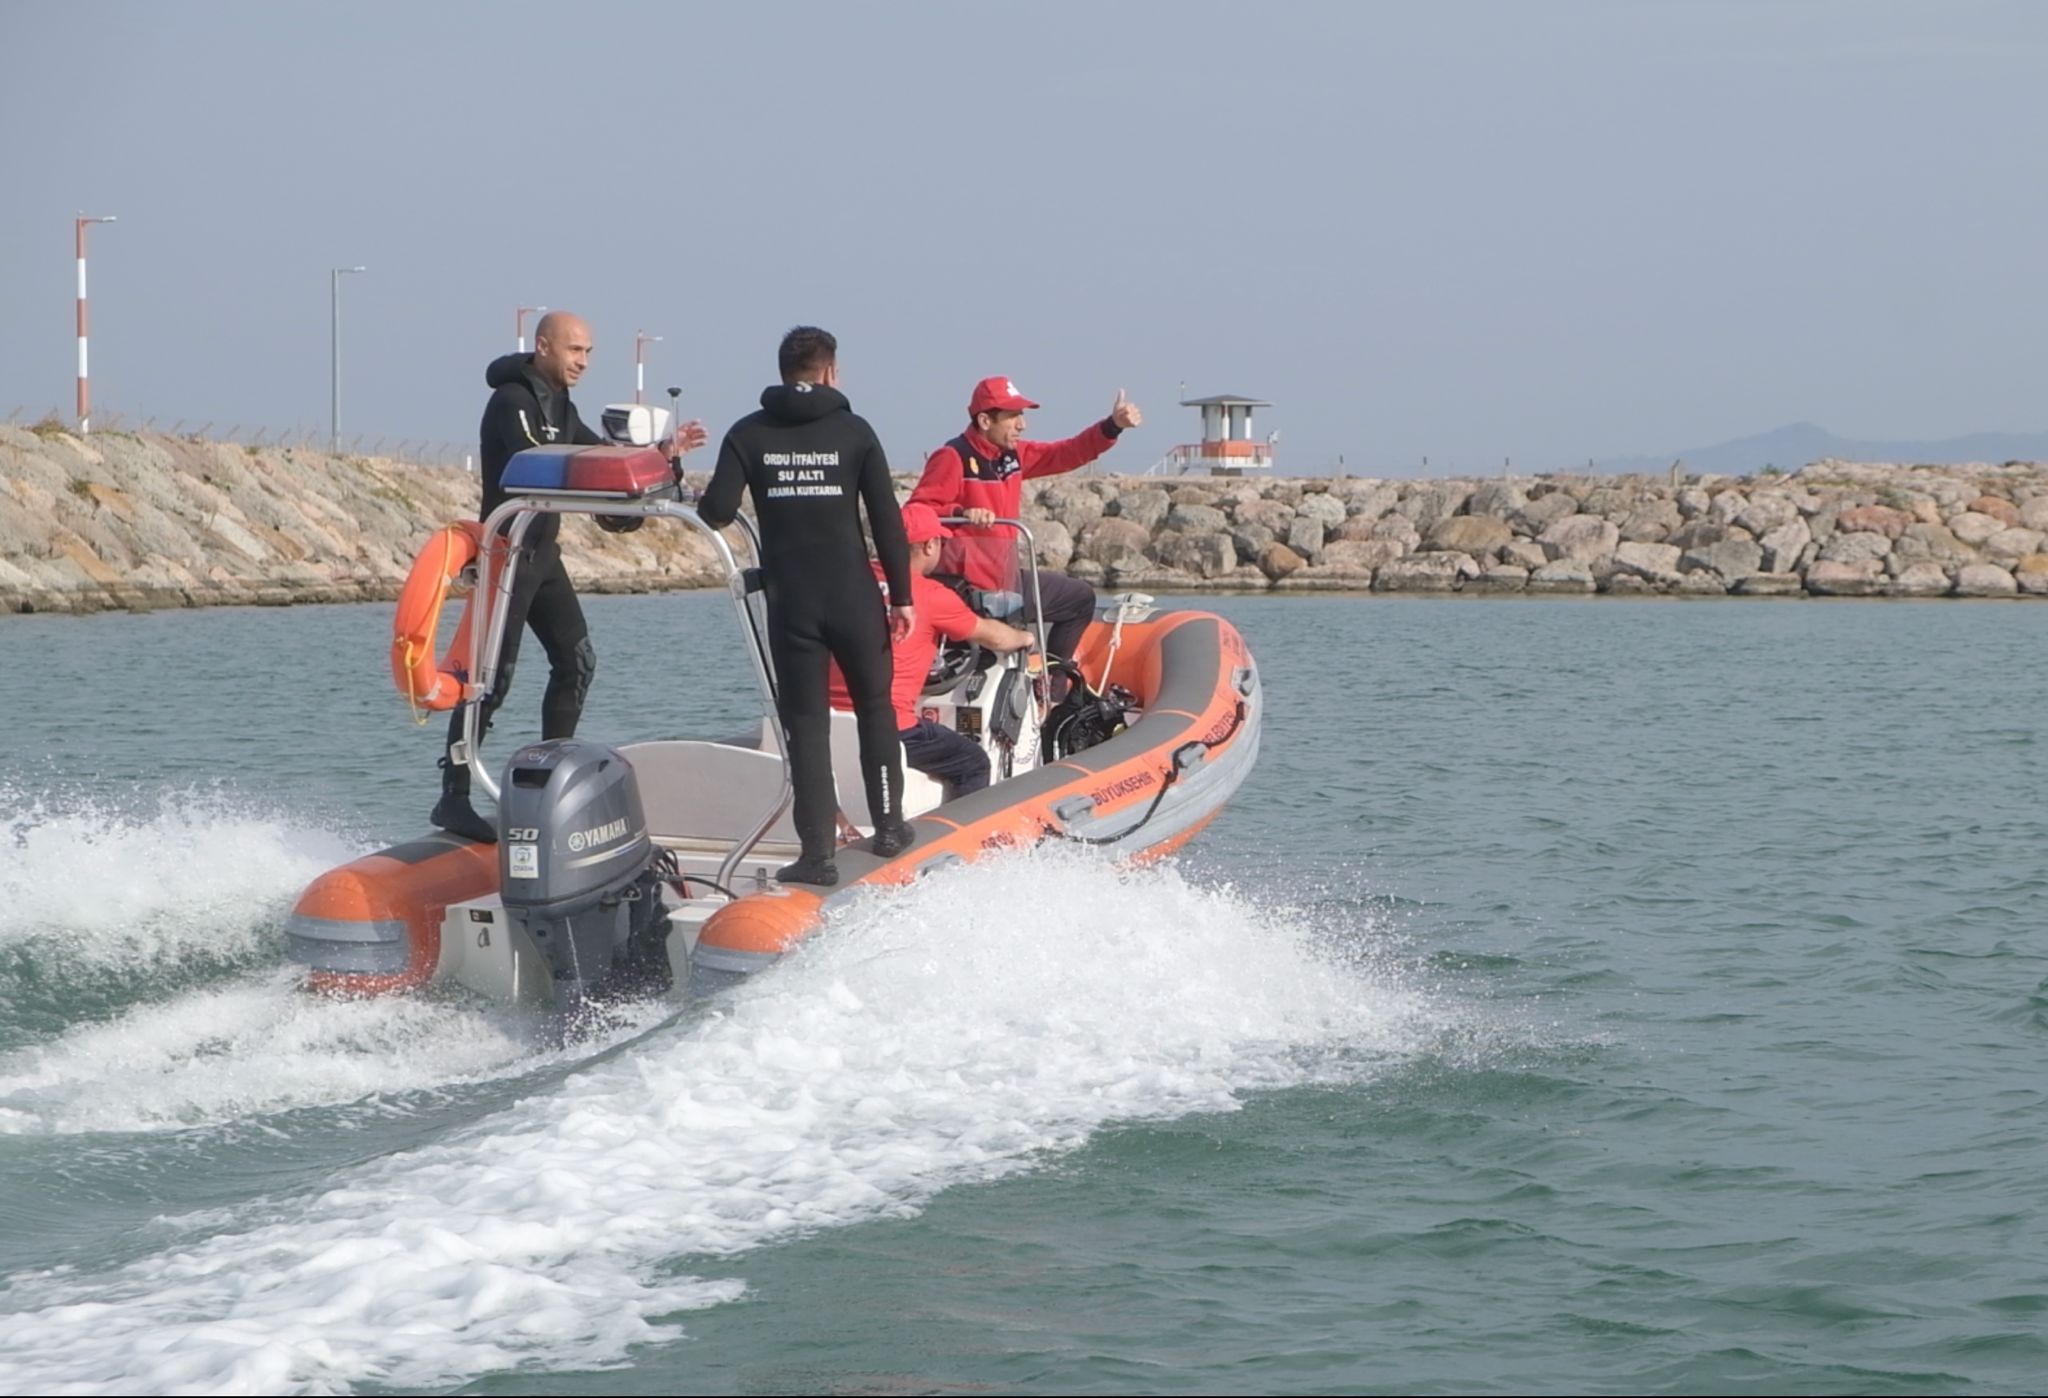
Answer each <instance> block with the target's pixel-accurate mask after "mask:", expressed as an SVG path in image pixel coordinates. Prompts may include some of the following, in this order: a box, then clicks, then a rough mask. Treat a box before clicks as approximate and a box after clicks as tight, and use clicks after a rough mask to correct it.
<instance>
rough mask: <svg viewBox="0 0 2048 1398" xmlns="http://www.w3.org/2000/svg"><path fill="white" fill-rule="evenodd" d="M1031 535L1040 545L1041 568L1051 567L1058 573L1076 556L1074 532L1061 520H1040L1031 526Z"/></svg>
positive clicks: (1039, 558)
mask: <svg viewBox="0 0 2048 1398" xmlns="http://www.w3.org/2000/svg"><path fill="white" fill-rule="evenodd" d="M1098 518H1099V516H1098ZM1031 537H1032V539H1033V540H1034V541H1035V542H1036V543H1037V545H1038V566H1039V567H1041V568H1050V569H1052V570H1053V571H1054V572H1056V573H1057V572H1059V571H1060V570H1061V569H1063V568H1065V567H1066V566H1067V563H1068V561H1069V560H1070V559H1072V558H1073V556H1074V535H1073V532H1072V531H1071V530H1069V529H1068V528H1067V526H1066V525H1064V524H1062V523H1061V522H1060V521H1059V520H1056V519H1042V520H1040V521H1038V523H1036V524H1035V525H1033V526H1032V527H1031Z"/></svg>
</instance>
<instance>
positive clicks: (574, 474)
mask: <svg viewBox="0 0 2048 1398" xmlns="http://www.w3.org/2000/svg"><path fill="white" fill-rule="evenodd" d="M675 479H676V477H675V472H674V470H673V469H671V468H670V466H669V464H668V458H667V457H665V456H663V455H662V454H661V453H660V452H659V451H657V450H655V449H654V448H653V447H576V446H565V447H528V448H527V449H526V450H525V451H522V452H518V453H515V454H514V455H513V457H512V459H511V460H510V461H508V462H506V463H505V474H504V476H503V477H501V478H500V480H499V485H500V486H501V487H502V488H503V489H504V491H505V493H506V494H507V495H602V496H611V497H615V498H617V499H620V500H637V499H639V498H640V497H642V496H644V495H650V494H652V493H653V492H655V491H657V490H660V489H662V488H664V487H666V486H671V485H674V484H675Z"/></svg>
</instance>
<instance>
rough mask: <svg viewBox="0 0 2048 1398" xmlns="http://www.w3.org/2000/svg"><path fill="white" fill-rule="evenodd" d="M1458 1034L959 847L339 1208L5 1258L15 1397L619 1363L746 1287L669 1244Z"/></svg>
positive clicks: (1021, 1163)
mask: <svg viewBox="0 0 2048 1398" xmlns="http://www.w3.org/2000/svg"><path fill="white" fill-rule="evenodd" d="M1442 1023H1443V1015H1442V1012H1441V1011H1439V1010H1437V1009H1436V1008H1434V1007H1433V1006H1432V1005H1431V1004H1430V1003H1429V1002H1428V1000H1427V999H1426V998H1425V997H1423V996H1420V995H1418V994H1415V993H1413V992H1411V991H1408V990H1406V989H1404V988H1403V987H1402V986H1401V985H1400V984H1399V982H1398V980H1396V979H1392V978H1385V979H1382V978H1377V977H1375V976H1373V975H1372V974H1371V973H1370V971H1369V970H1368V969H1366V968H1363V967H1361V966H1360V965H1357V964H1350V965H1338V964H1335V963H1333V962H1332V960H1331V959H1330V958H1328V957H1327V956H1326V955H1324V954H1322V953H1321V952H1319V951H1318V950H1317V949H1316V946H1315V939H1314V937H1313V936H1312V935H1311V933H1310V932H1309V930H1307V929H1304V928H1302V927H1300V926H1298V925H1293V924H1291V923H1290V922H1289V921H1288V920H1287V919H1285V918H1284V917H1274V916H1271V915H1261V913H1260V912H1259V910H1257V909H1255V908H1253V907H1251V906H1248V905H1247V904H1246V903H1244V902H1242V901H1241V900H1239V899H1237V898H1235V897H1233V896H1231V895H1230V894H1228V893H1227V892H1217V891H1204V890H1202V889H1198V888H1195V887H1192V886H1189V885H1188V884H1186V883H1185V882H1183V881H1182V879H1181V878H1180V877H1179V876H1178V875H1177V874H1175V873H1174V872H1173V871H1171V870H1170V869H1168V870H1150V871H1144V872H1139V873H1132V874H1119V873H1117V872H1115V871H1114V870H1112V869H1110V868H1108V867H1107V866H1105V865H1102V864H1099V863H1096V862H1094V861H1092V860H1090V859H1087V858H1085V857H1082V856H1077V855H1073V854H1069V853H1065V852H1041V853H1038V854H1034V855H1030V856H1022V857H1017V858H1013V859H1010V860H1006V861H1000V862H997V863H993V864H988V865H983V866H979V867H976V868H972V869H968V868H962V869H956V870H953V871H950V872H948V873H945V874H942V875H940V876H938V877H935V878H933V879H930V880H927V881H925V882H924V883H922V884H920V885H918V886H917V887H915V888H913V889H909V890H905V891H902V892H900V893H897V894H894V895H891V896H888V897H886V898H877V899H875V900H872V901H870V902H868V903H867V904H865V905H863V906H862V907H860V908H859V909H857V910H855V911H854V912H853V913H852V914H851V915H849V916H847V917H846V918H844V919H842V920H841V922H840V924H839V925H838V926H836V927H835V928H834V929H832V931H831V932H830V933H829V934H828V935H826V936H825V937H823V938H821V939H819V940H818V942H817V943H816V945H815V946H814V947H812V948H811V949H810V950H808V951H807V952H806V954H804V955H802V956H800V957H798V958H796V959H794V960H792V961H791V962H790V963H788V964H785V965H783V966H780V967H777V968H774V969H773V970H771V971H769V972H767V973H765V974H764V975H762V976H760V977H758V978H757V979H756V980H755V981H753V982H752V983H750V984H748V985H746V986H743V987H741V988H739V989H737V990H735V991H733V992H731V993H730V994H729V995H727V996H726V997H724V999H723V1000H722V1002H721V1003H719V1004H718V1005H717V1006H716V1007H715V1009H714V1010H713V1011H712V1012H710V1013H708V1014H704V1015H700V1016H699V1017H697V1018H695V1019H692V1020H688V1021H685V1022H682V1023H680V1024H678V1025H677V1026H676V1027H674V1028H672V1029H670V1030H666V1031H663V1032H661V1033H659V1034H656V1035H654V1036H653V1037H652V1038H650V1039H649V1040H647V1041H646V1042H643V1043H641V1044H639V1045H636V1046H634V1048H633V1049H631V1050H630V1051H628V1052H626V1053H623V1054H620V1055H617V1056H615V1057H612V1058H609V1059H607V1060H604V1061H602V1062H598V1063H595V1064H593V1065H591V1066H590V1067H588V1068H586V1069H584V1070H582V1071H580V1072H578V1073H575V1074H572V1075H571V1076H569V1077H568V1078H567V1079H566V1080H565V1081H563V1082H561V1083H560V1084H558V1085H557V1086H554V1087H552V1088H551V1089H550V1090H549V1091H547V1092H546V1093H544V1094H542V1095H537V1096H534V1097H531V1098H528V1099H527V1100H525V1101H523V1102H521V1103H520V1104H518V1105H517V1106H515V1107H512V1108H509V1109H507V1110H505V1111H503V1112H501V1113H499V1114H498V1115H496V1116H494V1117H492V1118H490V1119H488V1120H486V1121H484V1122H482V1123H480V1124H478V1125H476V1126H474V1127H471V1128H468V1129H466V1130H462V1131H460V1132H457V1133H454V1134H451V1135H450V1136H448V1137H446V1138H444V1139H442V1140H440V1141H437V1142H435V1143H434V1144H432V1145H429V1146H426V1147H422V1148H420V1149H416V1150H412V1151H409V1152H405V1153H403V1154H400V1155H396V1156H393V1157H389V1158H386V1159H383V1160H379V1161H376V1162H373V1163H371V1164H368V1165H364V1166H360V1167H356V1168H353V1169H350V1170H348V1171H347V1172H346V1173H345V1174H343V1175H342V1176H340V1177H338V1178H337V1179H336V1180H335V1181H334V1184H333V1187H332V1188H331V1189H330V1190H328V1191H327V1192H326V1193H323V1194H320V1195H318V1196H317V1197H309V1198H305V1199H303V1200H298V1201H291V1200H275V1199H273V1200H269V1201H264V1202H263V1203H262V1204H261V1206H260V1208H261V1212H260V1213H258V1211H257V1210H258V1207H259V1206H258V1205H255V1204H252V1205H251V1206H250V1210H249V1212H248V1213H247V1214H246V1215H244V1216H242V1218H241V1219H240V1221H239V1222H237V1221H233V1220H226V1221H224V1220H222V1219H221V1218H219V1217H218V1216H214V1215H209V1216H206V1217H204V1218H195V1219H189V1220H185V1221H183V1223H182V1225H178V1224H177V1221H173V1222H172V1226H174V1227H181V1228H182V1233H183V1236H182V1237H181V1238H180V1239H179V1241H177V1242H176V1243H175V1244H173V1245H171V1246H168V1247H165V1248H164V1249H162V1250H161V1251H157V1252H154V1253H151V1254H149V1255H146V1256H144V1257H142V1258H140V1259H138V1260H136V1261H134V1262H132V1263H129V1264H127V1265H125V1266H122V1267H120V1268H118V1269H116V1270H111V1271H104V1272H100V1273H97V1274H94V1273H90V1272H79V1271H73V1270H63V1271H52V1272H45V1273H36V1274H27V1275H19V1276H16V1277H15V1278H13V1279H12V1280H13V1284H12V1286H11V1288H10V1289H9V1291H8V1292H7V1295H6V1302H5V1304H6V1307H7V1312H6V1313H5V1314H4V1315H0V1388H4V1389H7V1390H10V1391H20V1390H36V1391H44V1392H80V1393H83V1392H108V1391H123V1390H143V1391H168V1392H281V1391H300V1392H320V1391H337V1390H342V1389H346V1388H348V1387H349V1386H351V1385H354V1384H359V1383H376V1384H383V1385H390V1386H396V1387H424V1386H440V1385H448V1384H453V1383H458V1382H461V1381H464V1380H466V1379H469V1378H471V1377H474V1376H476V1375H478V1374H481V1373H485V1372H490V1371H493V1370H499V1369H504V1368H508V1367H511V1366H513V1365H517V1364H526V1365H531V1364H540V1365H544V1366H546V1367H550V1368H558V1367H590V1366H600V1365H606V1364H615V1363H618V1362H621V1361H622V1360H623V1359H625V1358H626V1356H627V1353H628V1350H629V1347H631V1346H633V1345H635V1344H637V1343H642V1342H646V1341H650V1340H657V1339H661V1338H664V1337H668V1336H671V1335H673V1334H675V1333H677V1327H676V1324H675V1316H676V1314H677V1313H678V1312H680V1311H684V1310H689V1309H692V1308H701V1307H704V1306H709V1305H714V1304H717V1303H718V1302H720V1301H724V1300H727V1299H730V1298H732V1297H734V1296H736V1295H737V1294H738V1293H739V1291H740V1286H739V1284H738V1283H736V1282H733V1281H730V1280H717V1279H700V1278H697V1277H692V1276H687V1275H679V1274H678V1273H677V1271H676V1265H675V1264H676V1263H677V1261H678V1260H687V1259H689V1258H691V1257H696V1258H699V1259H702V1258H704V1257H705V1256H707V1255H714V1256H715V1255H721V1254H733V1253H737V1252H741V1251H744V1250H747V1249H751V1248H756V1247H760V1246H762V1245H764V1244H768V1243H771V1242H774V1241H777V1240H780V1239H786V1238H788V1237H791V1236H792V1235H795V1234H798V1233H800V1232H803V1231H808V1230H814V1229H822V1228H830V1227H834V1226H838V1225H843V1224H848V1223H852V1222H857V1221H860V1220H866V1219H874V1218H877V1217H887V1216H892V1215H896V1216H900V1215H905V1214H909V1213H914V1212H915V1211H917V1210H918V1209H919V1208H921V1207H922V1206H923V1204H924V1203H925V1202H926V1201H927V1200H928V1199H929V1198H930V1197H931V1196H932V1195H933V1194H934V1193H936V1192H937V1191H939V1190H941V1189H945V1188H947V1187H949V1186H955V1185H959V1184H962V1183H968V1182H973V1181H978V1180H988V1179H993V1178H996V1177H1000V1176H1002V1175H1005V1174H1009V1173H1012V1172H1015V1171H1017V1170H1020V1169H1026V1168H1029V1167H1030V1166H1031V1165H1032V1164H1033V1163H1034V1162H1035V1161H1038V1160H1040V1159H1042V1158H1043V1157H1044V1154H1045V1153H1046V1152H1049V1151H1058V1150H1061V1149H1065V1148H1070V1147H1073V1146H1075V1145H1077V1144H1079V1143H1081V1142H1083V1141H1085V1140H1086V1139H1087V1138H1088V1137H1089V1136H1090V1134H1091V1133H1093V1132H1094V1131H1096V1130H1098V1129H1099V1128H1101V1127H1102V1126H1103V1125H1104V1124H1105V1123H1108V1122H1113V1121H1119V1120H1144V1119H1160V1118H1168V1117H1173V1116H1178V1115H1182V1114H1185V1113H1188V1112H1194V1111H1213V1110H1227V1109H1230V1108H1231V1107H1232V1106H1233V1105H1234V1104H1235V1103H1236V1101H1237V1100H1238V1097H1239V1094H1241V1093H1243V1092H1244V1091H1246V1090H1247V1089H1255V1088H1261V1087H1272V1086H1283V1085H1288V1084H1293V1083H1299V1082H1302V1081H1305V1080H1309V1079H1313V1078H1318V1077H1323V1076H1326V1075H1333V1074H1335V1075H1343V1076H1347V1077H1348V1076H1354V1075H1358V1074H1362V1073H1366V1072H1370V1071H1371V1070H1372V1065H1373V1064H1374V1063H1376V1062H1381V1061H1386V1060H1389V1059H1399V1058H1402V1057H1405V1056H1407V1055H1409V1054H1412V1053H1415V1052H1417V1051H1421V1050H1424V1049H1426V1048H1427V1047H1428V1045H1429V1044H1430V1043H1431V1042H1432V1040H1433V1039H1434V1038H1435V1036H1436V1035H1437V1033H1438V1031H1439V1030H1440V1028H1441V1026H1442ZM280 1217H288V1219H289V1221H288V1222H277V1221H275V1220H277V1219H278V1218H280ZM699 1265H701V1262H700V1264H699Z"/></svg>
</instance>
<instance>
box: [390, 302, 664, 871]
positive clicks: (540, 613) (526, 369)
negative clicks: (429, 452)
mask: <svg viewBox="0 0 2048 1398" xmlns="http://www.w3.org/2000/svg"><path fill="white" fill-rule="evenodd" d="M591 349H592V342H591V336H590V327H589V326H588V325H587V324H585V323H584V321H583V319H582V318H581V317H580V316H574V315H571V314H569V313H568V312H567V311H550V312H549V313H548V314H547V315H545V316H543V317H541V322H540V324H539V325H538V326H537V327H535V329H534V334H533V353H532V354H508V355H503V356H501V357H500V358H498V359H494V360H492V361H491V365H490V367H489V368H487V369H486V370H484V382H485V383H486V384H487V385H489V386H490V388H491V389H492V393H491V401H490V402H489V403H488V404H487V405H485V407H484V419H483V425H482V428H481V436H482V441H481V443H480V446H481V451H480V452H479V460H480V462H481V465H482V467H483V484H484V499H483V510H482V512H481V514H479V516H478V518H480V519H489V518H490V517H491V511H493V510H495V509H497V508H498V506H500V505H502V504H504V503H505V498H506V497H505V492H504V491H503V490H502V489H500V488H499V485H498V482H499V479H500V478H501V477H502V476H503V475H504V473H505V463H507V462H508V461H510V460H511V459H512V457H513V455H514V454H515V453H517V452H522V451H524V450H526V449H527V448H528V447H543V446H554V445H557V444H566V443H575V444H578V445H582V446H599V445H602V444H603V442H604V438H602V437H600V436H599V435H598V434H597V433H595V432H593V431H591V430H590V429H589V428H588V427H586V426H584V425H583V419H582V418H581V417H579V416H577V413H576V405H575V404H574V403H572V402H570V401H569V390H570V388H571V387H573V386H574V385H575V383H576V381H577V380H578V379H580V378H582V377H583V371H584V370H585V369H586V368H588V367H589V364H590V352H591ZM703 444H704V427H703V424H702V423H697V422H691V423H686V424H684V425H683V426H681V427H679V428H677V429H676V433H675V435H674V436H673V437H672V438H670V439H669V442H668V443H667V446H668V450H669V453H670V455H672V456H680V455H681V454H682V453H684V452H686V451H689V450H691V449H692V448H695V447H699V446H702V445H703ZM633 522H634V523H635V524H637V523H639V520H638V519H635V520H634V521H633ZM561 525H562V519H561V516H560V515H552V514H544V515H541V516H540V517H539V518H537V519H535V520H534V521H533V523H532V524H531V525H529V526H528V528H527V531H526V538H525V542H524V545H523V547H522V548H521V550H520V560H519V572H518V574H517V576H516V577H514V579H513V581H512V602H511V606H510V608H509V610H508V612H507V614H506V617H505V644H504V649H503V651H502V652H501V653H500V655H499V657H498V679H497V683H496V684H495V685H493V686H492V687H491V692H490V694H489V695H487V696H486V697H485V698H484V699H483V700H482V701H481V702H482V704H483V711H482V713H481V714H480V715H479V718H478V724H477V736H478V739H479V741H481V739H482V737H483V734H484V733H485V732H487V731H488V730H489V729H490V726H491V717H492V715H494V714H496V713H497V711H498V706H499V705H500V704H502V703H504V702H505V694H506V692H507V691H508V690H509V689H510V687H511V684H512V667H513V665H514V664H515V663H516V662H517V661H518V659H519V642H520V639H521V637H522V636H523V635H524V633H525V631H526V628H527V627H528V626H531V627H532V628H533V634H534V635H535V636H537V637H539V638H540V643H541V647H542V648H543V649H544V650H546V651H547V654H548V687H547V692H546V693H545V694H544V695H542V696H541V701H540V735H541V737H542V739H544V740H545V739H548V738H573V737H575V736H576V724H577V722H578V721H579V720H581V718H582V717H583V699H584V696H585V695H586V694H588V693H589V692H590V678H591V676H592V675H593V674H595V673H596V671H597V652H596V651H595V650H593V649H592V648H591V645H590V631H589V628H588V627H586V626H585V625H584V621H583V604H582V603H581V602H579V601H578V600H577V598H576V585H575V584H574V583H572V582H570V581H569V571H568V569H566V568H564V567H563V566H562V550H561V546H560V545H559V544H558V543H557V542H556V536H557V535H558V534H559V533H560V531H561ZM461 737H462V708H461V706H460V705H458V706H457V707H456V709H455V712H454V713H453V714H452V715H450V718H449V723H448V743H449V746H450V748H453V746H454V745H455V743H456V742H457V741H459V740H460V739H461ZM441 769H442V770H441V799H440V801H439V802H437V803H436V804H435V806H434V814H433V815H432V817H430V818H431V819H432V821H433V822H434V824H436V825H438V826H440V827H441V828H442V829H443V830H446V831H449V832H450V833H452V834H456V835H464V836H467V837H468V838H470V839H472V840H495V839H497V838H498V832H497V830H496V829H495V828H494V827H493V826H492V825H491V823H490V822H489V821H487V820H485V819H484V818H483V817H482V816H481V815H479V814H477V810H476V807H475V806H473V805H471V804H470V797H469V766H468V764H467V763H464V764H461V765H458V764H456V763H454V762H451V761H450V760H449V759H448V758H447V757H445V756H444V757H443V758H442V759H441Z"/></svg>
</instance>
